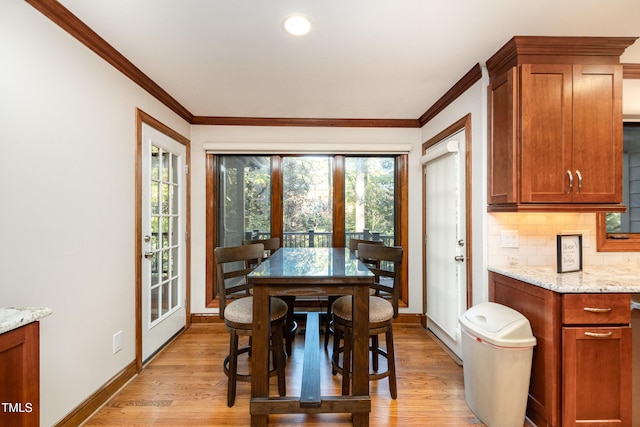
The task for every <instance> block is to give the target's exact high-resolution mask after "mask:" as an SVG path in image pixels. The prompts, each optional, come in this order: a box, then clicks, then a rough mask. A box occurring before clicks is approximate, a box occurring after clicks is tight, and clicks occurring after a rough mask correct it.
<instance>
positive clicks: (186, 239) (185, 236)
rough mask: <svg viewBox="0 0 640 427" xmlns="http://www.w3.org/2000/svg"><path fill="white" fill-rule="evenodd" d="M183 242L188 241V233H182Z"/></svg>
mask: <svg viewBox="0 0 640 427" xmlns="http://www.w3.org/2000/svg"><path fill="white" fill-rule="evenodd" d="M184 241H185V242H188V241H189V233H187V232H186V231H185V232H184Z"/></svg>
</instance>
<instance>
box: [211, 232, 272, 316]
mask: <svg viewBox="0 0 640 427" xmlns="http://www.w3.org/2000/svg"><path fill="white" fill-rule="evenodd" d="M213 253H214V260H215V264H216V285H217V288H218V297H219V298H220V318H221V319H224V309H225V307H226V306H227V302H228V300H230V299H234V298H239V297H242V296H248V295H249V290H250V289H251V285H249V284H248V283H247V278H246V276H247V274H249V273H251V272H252V271H253V269H254V268H255V267H256V266H257V265H259V264H260V263H261V262H262V256H263V254H264V245H263V244H262V243H257V244H255V245H242V246H231V247H226V248H225V247H218V248H215V249H214V251H213ZM250 262H251V265H249V263H250Z"/></svg>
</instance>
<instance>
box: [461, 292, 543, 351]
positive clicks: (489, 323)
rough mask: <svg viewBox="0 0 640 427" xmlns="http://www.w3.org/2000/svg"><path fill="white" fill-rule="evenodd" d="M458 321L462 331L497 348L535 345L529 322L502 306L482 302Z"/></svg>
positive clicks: (514, 311)
mask: <svg viewBox="0 0 640 427" xmlns="http://www.w3.org/2000/svg"><path fill="white" fill-rule="evenodd" d="M459 320H460V324H461V326H462V329H463V330H464V331H466V332H467V333H468V334H470V335H471V336H473V337H474V338H480V340H482V341H486V342H488V343H490V344H493V345H495V346H498V347H531V346H534V345H536V338H535V337H534V336H533V332H532V331H531V324H530V323H529V320H527V318H526V317H524V316H523V315H522V314H521V313H519V312H518V311H516V310H514V309H512V308H509V307H507V306H504V305H502V304H496V303H494V302H483V303H480V304H477V305H474V306H473V307H471V308H470V309H468V310H467V311H466V312H464V313H463V314H462V316H461V317H460V319H459Z"/></svg>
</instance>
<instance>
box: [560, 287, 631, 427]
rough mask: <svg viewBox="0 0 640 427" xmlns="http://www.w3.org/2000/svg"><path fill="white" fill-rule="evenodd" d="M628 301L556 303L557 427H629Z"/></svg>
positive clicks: (585, 298)
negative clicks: (559, 340)
mask: <svg viewBox="0 0 640 427" xmlns="http://www.w3.org/2000/svg"><path fill="white" fill-rule="evenodd" d="M629 306H630V296H629V295H624V294H597V295H590V294H585V295H582V294H578V295H576V294H567V295H564V296H563V301H562V307H563V308H562V318H563V320H562V425H563V426H576V425H580V426H592V427H596V426H601V425H603V423H607V425H618V426H631V411H632V405H631V389H632V384H631V369H632V367H631V366H632V365H631V346H632V336H631V327H630V326H629V322H630V321H631V312H630V309H629Z"/></svg>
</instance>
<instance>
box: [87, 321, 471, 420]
mask: <svg viewBox="0 0 640 427" xmlns="http://www.w3.org/2000/svg"><path fill="white" fill-rule="evenodd" d="M393 328H394V338H395V343H396V355H397V356H396V365H397V367H396V369H397V378H398V399H397V400H392V399H391V397H390V395H389V388H388V381H387V380H386V379H384V380H381V381H377V382H372V383H371V396H372V401H371V406H372V410H371V415H370V425H371V426H372V427H378V426H388V427H393V426H403V427H412V426H420V427H422V426H456V427H458V426H483V424H482V423H481V422H480V421H479V420H478V419H477V418H476V417H475V416H474V415H473V413H472V412H471V410H470V409H469V408H468V406H467V404H466V402H465V398H464V385H463V373H462V367H460V366H458V365H457V364H456V363H455V362H454V361H453V360H452V359H451V357H450V356H448V355H447V354H446V353H445V352H444V351H443V350H442V349H441V348H440V346H439V345H438V344H437V343H435V342H434V341H433V340H432V339H431V338H430V337H429V335H428V333H427V332H426V331H425V330H424V329H422V328H421V327H420V326H417V325H401V324H398V325H394V327H393ZM228 338H229V334H228V333H227V332H226V331H225V329H224V326H222V325H203V324H195V325H193V326H192V327H191V328H190V329H189V330H187V331H186V332H185V333H184V334H182V335H181V336H180V337H179V338H178V339H176V340H175V341H174V342H173V343H171V344H170V345H169V346H167V348H166V349H165V350H164V351H162V352H161V353H160V354H159V355H158V356H157V357H156V358H155V359H154V360H153V361H152V362H151V363H150V364H149V365H148V366H147V367H146V368H145V369H144V371H143V372H142V373H141V374H140V375H139V376H138V377H136V378H135V379H134V380H132V381H131V383H129V384H128V385H127V386H126V387H125V388H124V389H123V390H121V391H120V392H119V393H118V394H117V395H116V396H114V397H113V398H112V399H111V401H110V402H108V403H107V404H106V405H105V406H104V407H103V408H102V409H100V410H99V411H97V412H96V413H95V414H94V415H93V416H92V417H91V418H90V419H89V420H87V422H86V423H85V424H84V425H85V426H149V425H154V426H172V427H175V426H233V427H239V426H248V425H249V424H250V416H249V393H250V384H249V383H242V382H240V383H238V392H237V397H236V403H235V406H233V407H232V408H228V407H227V404H226V402H227V398H226V381H227V378H226V376H225V375H224V373H223V371H222V360H223V358H224V356H225V355H226V354H227V352H228V346H229V339H228ZM319 345H322V344H319ZM303 351H304V336H303V335H298V336H297V337H296V339H295V344H294V353H293V355H292V357H291V358H289V360H288V364H287V393H288V394H290V395H296V394H299V391H300V384H299V382H300V378H301V372H302V356H303ZM322 354H324V355H325V357H324V358H323V360H322V362H323V363H325V364H326V366H327V369H325V370H324V371H323V372H326V374H323V375H324V376H323V378H322V394H325V395H329V394H339V393H340V381H341V377H340V376H339V375H336V376H332V375H331V368H330V362H329V359H328V357H327V356H328V355H327V354H325V353H324V352H323V353H322ZM245 363H246V362H245ZM245 367H246V364H245ZM276 385H277V384H276V380H275V377H274V378H272V379H271V392H272V394H273V395H277V387H276ZM269 425H270V426H273V427H285V426H300V425H305V426H321V425H322V426H333V427H343V426H345V427H346V426H351V422H350V415H349V414H337V415H336V414H321V415H272V416H270V417H269Z"/></svg>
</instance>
